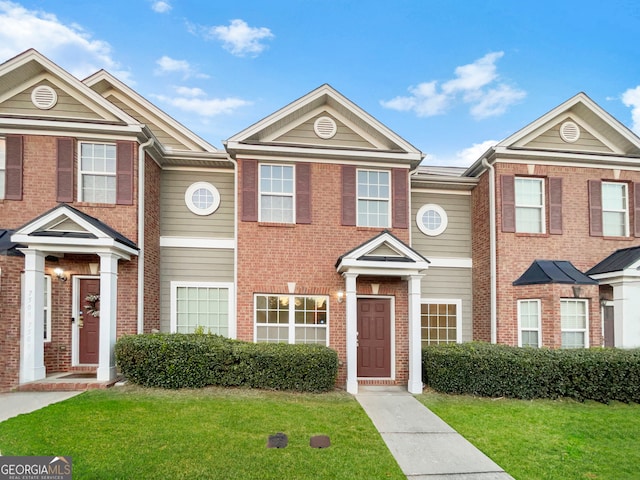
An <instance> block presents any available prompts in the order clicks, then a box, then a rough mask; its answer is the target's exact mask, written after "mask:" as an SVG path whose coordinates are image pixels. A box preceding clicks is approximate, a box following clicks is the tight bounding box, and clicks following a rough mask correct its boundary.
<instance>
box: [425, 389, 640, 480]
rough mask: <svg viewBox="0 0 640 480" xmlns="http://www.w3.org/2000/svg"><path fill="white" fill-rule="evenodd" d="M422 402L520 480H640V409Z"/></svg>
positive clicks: (428, 398) (429, 398) (430, 396)
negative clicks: (638, 479) (639, 439)
mask: <svg viewBox="0 0 640 480" xmlns="http://www.w3.org/2000/svg"><path fill="white" fill-rule="evenodd" d="M417 398H418V400H420V401H421V402H422V403H424V404H425V405H426V406H427V407H429V408H430V409H431V410H432V411H433V412H434V413H435V414H437V415H438V416H439V417H441V418H442V419H443V420H444V421H445V422H447V423H448V424H449V425H451V426H452V427H453V428H454V429H456V430H457V431H458V432H459V433H461V434H462V435H463V436H464V437H465V438H466V439H467V440H469V441H470V442H471V443H473V444H474V445H475V446H476V447H478V448H479V449H480V450H482V451H483V452H484V453H486V454H487V455H488V456H489V457H491V459H492V460H493V461H495V462H496V463H497V464H498V465H500V466H501V467H502V468H504V469H505V471H507V472H509V473H510V474H511V475H512V476H513V477H514V478H516V479H518V480H520V479H523V480H530V479H531V480H535V479H545V480H547V479H549V480H552V479H557V480H572V479H575V480H578V479H580V480H583V479H601V480H612V479H615V480H624V479H637V478H639V475H640V470H639V468H640V448H638V437H639V436H640V405H639V404H635V403H634V404H630V405H627V404H623V403H615V402H614V403H611V404H610V405H604V404H601V403H596V402H592V401H588V402H585V403H578V402H575V401H573V400H555V401H552V400H533V401H526V400H509V399H490V398H478V397H471V396H462V395H461V396H454V395H442V394H437V393H425V394H424V395H419V396H418V397H417Z"/></svg>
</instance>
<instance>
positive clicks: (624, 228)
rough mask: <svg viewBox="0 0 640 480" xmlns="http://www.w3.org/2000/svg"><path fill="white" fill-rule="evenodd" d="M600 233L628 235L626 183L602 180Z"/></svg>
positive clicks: (615, 235)
mask: <svg viewBox="0 0 640 480" xmlns="http://www.w3.org/2000/svg"><path fill="white" fill-rule="evenodd" d="M602 233H603V235H605V236H611V237H626V236H628V235H629V208H628V196H627V184H626V183H612V182H602Z"/></svg>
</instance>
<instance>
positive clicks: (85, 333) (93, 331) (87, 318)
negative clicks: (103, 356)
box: [77, 278, 100, 363]
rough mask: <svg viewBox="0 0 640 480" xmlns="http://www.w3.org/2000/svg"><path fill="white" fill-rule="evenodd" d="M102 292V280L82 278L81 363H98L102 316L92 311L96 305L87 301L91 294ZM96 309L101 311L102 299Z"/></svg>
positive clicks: (79, 325) (79, 357)
mask: <svg viewBox="0 0 640 480" xmlns="http://www.w3.org/2000/svg"><path fill="white" fill-rule="evenodd" d="M99 294H100V280H99V279H97V278H83V279H81V280H80V299H79V304H78V305H79V306H80V312H82V314H81V315H80V316H79V318H78V320H77V322H78V332H79V333H80V335H79V345H78V349H79V350H78V360H79V362H80V363H98V347H99V345H100V317H99V316H95V315H94V314H93V313H92V309H93V308H94V305H92V304H91V302H89V301H87V297H88V296H89V295H99ZM95 310H97V311H100V301H98V302H96V303H95Z"/></svg>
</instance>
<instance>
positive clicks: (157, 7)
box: [151, 1, 172, 13]
mask: <svg viewBox="0 0 640 480" xmlns="http://www.w3.org/2000/svg"><path fill="white" fill-rule="evenodd" d="M171 8H172V7H171V4H170V3H169V2H163V1H158V2H153V3H152V4H151V10H153V11H154V12H156V13H167V12H168V11H170V10H171Z"/></svg>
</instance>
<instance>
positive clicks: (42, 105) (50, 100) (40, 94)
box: [31, 85, 58, 110]
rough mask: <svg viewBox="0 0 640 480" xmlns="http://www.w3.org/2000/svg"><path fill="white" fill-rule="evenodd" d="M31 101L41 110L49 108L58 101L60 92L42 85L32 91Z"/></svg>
mask: <svg viewBox="0 0 640 480" xmlns="http://www.w3.org/2000/svg"><path fill="white" fill-rule="evenodd" d="M31 101H32V102H33V104H34V105H35V106H36V107H38V108H39V109H40V110H49V109H50V108H52V107H53V106H54V105H55V104H56V102H57V101H58V94H56V91H55V90H54V89H53V88H51V87H49V86H47V85H40V86H39V87H36V88H34V89H33V92H31Z"/></svg>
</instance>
